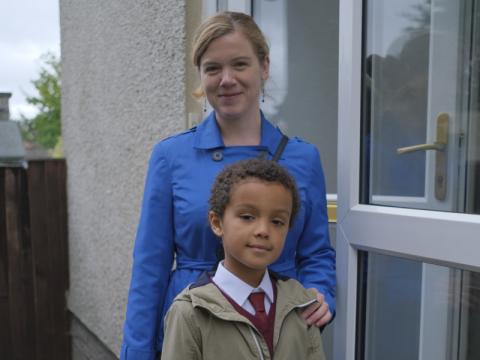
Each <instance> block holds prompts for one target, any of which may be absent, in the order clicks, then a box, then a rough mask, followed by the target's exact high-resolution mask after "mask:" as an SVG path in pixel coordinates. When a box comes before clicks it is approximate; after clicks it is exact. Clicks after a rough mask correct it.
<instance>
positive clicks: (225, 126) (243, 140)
mask: <svg viewBox="0 0 480 360" xmlns="http://www.w3.org/2000/svg"><path fill="white" fill-rule="evenodd" d="M217 121H218V126H219V127H220V132H221V134H222V139H223V143H224V144H225V146H241V145H259V144H260V141H261V128H262V125H261V124H262V121H261V117H260V112H257V114H256V116H251V117H248V118H244V119H240V118H237V119H220V118H218V117H217Z"/></svg>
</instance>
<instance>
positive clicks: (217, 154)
mask: <svg viewBox="0 0 480 360" xmlns="http://www.w3.org/2000/svg"><path fill="white" fill-rule="evenodd" d="M212 159H213V160H215V161H220V160H222V159H223V154H222V152H221V151H214V152H213V154H212Z"/></svg>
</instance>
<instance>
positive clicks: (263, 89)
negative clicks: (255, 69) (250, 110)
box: [260, 84, 265, 103]
mask: <svg viewBox="0 0 480 360" xmlns="http://www.w3.org/2000/svg"><path fill="white" fill-rule="evenodd" d="M260 101H261V102H262V103H264V102H265V86H264V85H263V84H262V97H261V100H260Z"/></svg>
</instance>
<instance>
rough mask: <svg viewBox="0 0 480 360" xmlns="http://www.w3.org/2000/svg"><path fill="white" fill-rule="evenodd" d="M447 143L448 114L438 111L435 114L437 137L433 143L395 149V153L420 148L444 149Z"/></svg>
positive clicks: (403, 152)
mask: <svg viewBox="0 0 480 360" xmlns="http://www.w3.org/2000/svg"><path fill="white" fill-rule="evenodd" d="M447 144H448V114H447V113H444V112H442V113H440V114H438V116H437V139H436V140H435V141H434V142H433V144H419V145H413V146H407V147H401V148H398V149H397V154H399V155H401V154H408V153H411V152H414V151H421V150H436V151H444V150H445V149H446V147H447Z"/></svg>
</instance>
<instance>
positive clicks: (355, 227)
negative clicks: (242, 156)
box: [334, 0, 480, 360]
mask: <svg viewBox="0 0 480 360" xmlns="http://www.w3.org/2000/svg"><path fill="white" fill-rule="evenodd" d="M340 14H342V16H341V17H340V72H339V76H340V77H339V175H338V178H339V182H338V184H339V188H338V193H339V216H338V225H337V226H338V227H337V270H338V280H339V289H338V302H339V303H338V310H337V319H336V333H335V357H334V358H335V359H368V360H375V359H389V360H395V359H397V358H398V359H421V360H428V359H436V360H438V359H439V360H443V359H445V360H447V359H448V360H450V359H459V360H467V359H474V358H475V359H476V358H480V350H479V347H478V345H476V343H477V342H478V341H474V340H475V339H476V338H478V334H479V331H480V318H479V316H478V315H475V314H476V313H478V311H480V308H479V304H478V300H477V301H475V296H478V286H479V281H478V278H479V276H478V272H479V271H480V216H479V215H475V214H474V213H476V214H479V213H480V198H479V197H478V194H479V193H480V172H479V171H478V169H479V168H480V166H479V165H478V162H479V156H478V154H479V153H480V150H479V147H478V143H479V142H478V138H479V133H478V127H479V117H478V115H477V114H478V109H479V105H480V98H479V97H478V86H479V83H480V73H479V67H478V58H479V56H478V52H479V46H478V45H477V44H479V43H480V32H479V30H478V28H479V26H480V20H479V19H480V15H479V14H480V10H479V5H478V4H476V2H475V1H470V0H431V1H429V0H405V1H401V2H400V1H396V0H382V1H380V0H370V1H366V0H364V1H363V2H362V1H357V0H341V1H340Z"/></svg>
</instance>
